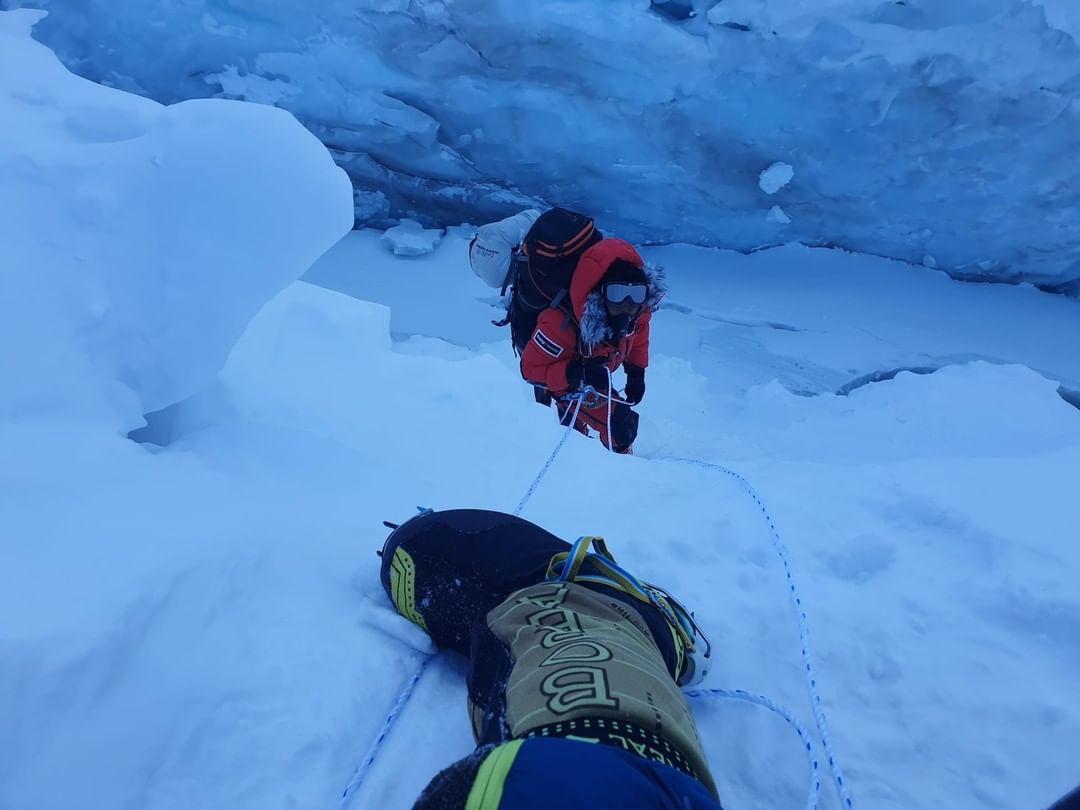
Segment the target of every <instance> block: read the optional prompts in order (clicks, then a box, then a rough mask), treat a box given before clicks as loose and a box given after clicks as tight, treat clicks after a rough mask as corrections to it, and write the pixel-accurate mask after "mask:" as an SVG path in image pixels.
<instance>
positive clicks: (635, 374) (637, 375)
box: [623, 363, 645, 405]
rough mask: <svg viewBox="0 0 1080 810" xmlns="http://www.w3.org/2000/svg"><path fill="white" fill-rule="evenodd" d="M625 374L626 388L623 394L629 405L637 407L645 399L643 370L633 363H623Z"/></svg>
mask: <svg viewBox="0 0 1080 810" xmlns="http://www.w3.org/2000/svg"><path fill="white" fill-rule="evenodd" d="M623 370H624V371H625V372H626V388H625V389H624V390H623V394H624V395H625V396H626V401H627V402H629V403H630V404H631V405H637V404H638V403H639V402H641V400H643V399H644V398H645V369H643V368H642V367H641V366H635V365H634V364H633V363H623Z"/></svg>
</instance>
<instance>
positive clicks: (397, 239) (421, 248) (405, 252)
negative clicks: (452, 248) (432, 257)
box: [382, 219, 443, 256]
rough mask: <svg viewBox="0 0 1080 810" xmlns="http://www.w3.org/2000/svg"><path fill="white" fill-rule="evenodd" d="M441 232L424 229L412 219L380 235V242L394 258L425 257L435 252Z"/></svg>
mask: <svg viewBox="0 0 1080 810" xmlns="http://www.w3.org/2000/svg"><path fill="white" fill-rule="evenodd" d="M442 237H443V232H442V231H441V230H438V229H429V228H425V227H424V226H423V225H421V224H420V223H419V222H417V221H416V220H414V219H403V220H401V222H400V223H398V224H397V225H395V226H394V227H393V228H390V229H389V230H387V231H386V233H384V234H383V235H382V242H383V244H384V245H386V247H387V248H388V249H390V250H392V251H393V253H394V255H395V256H426V255H427V254H429V253H434V252H435V246H436V245H438V244H439V242H440V241H441V240H442Z"/></svg>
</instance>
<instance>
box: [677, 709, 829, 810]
mask: <svg viewBox="0 0 1080 810" xmlns="http://www.w3.org/2000/svg"><path fill="white" fill-rule="evenodd" d="M685 694H686V696H687V697H692V698H701V697H722V698H726V699H727V700H741V701H743V702H745V703H753V704H754V705H756V706H764V707H765V708H766V709H768V710H769V711H771V712H773V713H774V714H778V715H780V717H782V718H784V720H786V721H787V724H788V725H789V726H791V727H792V728H793V729H795V733H796V734H798V735H799V740H801V741H802V745H803V750H804V751H806V761H807V763H808V764H809V766H810V786H809V788H808V789H807V793H806V810H815V808H816V807H817V803H818V797H819V796H820V795H821V775H820V772H821V768H820V767H819V765H818V760H817V754H816V753H815V752H814V742H813V740H811V739H810V735H809V734H807V733H806V729H804V728H803V727H802V724H801V723H799V721H798V720H796V719H795V715H794V714H793V713H792V712H791V710H790V709H788V708H787V707H786V706H784V705H782V704H780V703H776V702H775V701H773V700H771V699H770V698H767V697H765V696H764V695H755V694H752V693H750V692H744V691H743V690H742V689H693V690H690V691H688V692H686V693H685Z"/></svg>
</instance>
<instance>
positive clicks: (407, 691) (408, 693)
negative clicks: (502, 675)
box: [338, 655, 435, 810]
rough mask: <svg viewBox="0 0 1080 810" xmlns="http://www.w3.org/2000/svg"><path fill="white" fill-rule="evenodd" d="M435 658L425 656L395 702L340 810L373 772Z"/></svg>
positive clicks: (350, 785)
mask: <svg viewBox="0 0 1080 810" xmlns="http://www.w3.org/2000/svg"><path fill="white" fill-rule="evenodd" d="M434 657H435V656H433V655H426V656H424V659H423V660H422V661H421V662H420V666H419V667H417V668H416V672H415V673H413V676H412V678H410V679H409V682H408V683H406V684H405V688H404V689H402V690H401V694H400V695H398V699H397V700H396V701H394V706H393V708H392V709H390V713H389V714H388V715H386V720H384V721H383V725H382V728H381V729H380V730H379V734H378V736H377V737H375V742H373V743H372V744H371V748H370V749H368V753H367V756H366V757H364V760H363V762H362V763H361V765H360V766H359V767H358V768H357V769H356V771H355V772H354V773H353V776H352V779H350V780H349V784H347V785H346V786H345V790H343V791H342V792H341V803H340V804H339V805H338V807H339V810H346V808H348V806H349V801H350V799H352V797H353V796H354V795H355V794H356V792H357V791H358V790H359V789H360V785H361V784H363V782H364V778H365V777H366V776H367V775H368V771H370V770H371V764H372V763H373V762H374V761H375V755H376V754H377V753H378V751H379V748H380V747H381V746H382V743H383V740H385V739H386V735H387V734H389V733H390V728H391V727H392V726H393V725H394V721H395V720H397V718H398V715H400V714H401V711H402V709H404V708H405V704H406V703H408V702H409V698H411V697H412V693H413V689H415V688H416V684H417V683H419V682H420V676H421V675H423V674H424V670H425V669H426V668H427V665H428V664H429V663H431V659H432V658H434Z"/></svg>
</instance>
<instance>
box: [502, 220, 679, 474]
mask: <svg viewBox="0 0 1080 810" xmlns="http://www.w3.org/2000/svg"><path fill="white" fill-rule="evenodd" d="M665 292H666V287H665V284H664V278H663V274H662V272H661V271H660V270H659V269H658V268H652V267H646V265H645V262H644V261H643V260H642V258H641V256H640V255H639V254H638V252H637V251H636V250H635V249H634V247H633V246H632V245H630V244H629V243H628V242H624V241H623V240H622V239H603V240H601V241H599V242H597V243H596V244H595V245H593V246H592V247H591V248H589V249H588V250H586V251H585V252H584V253H583V254H582V256H581V258H580V259H579V260H578V264H577V267H576V268H575V270H574V275H573V278H572V280H571V282H570V303H571V306H572V309H573V313H572V314H570V313H568V312H565V311H563V310H562V309H560V308H555V307H549V308H548V309H545V310H544V311H543V312H541V313H540V316H539V318H538V319H537V322H536V329H535V330H534V331H533V334H532V338H531V339H530V340H529V342H528V344H527V345H526V347H525V349H524V350H523V351H522V353H521V376H522V377H524V378H525V379H526V380H528V381H529V382H531V383H533V384H534V385H538V386H542V387H544V388H546V389H547V390H548V391H550V392H551V394H552V395H553V396H554V397H555V401H556V405H557V407H558V409H559V417H560V419H561V420H562V421H563V424H566V423H567V422H566V420H567V419H569V414H570V413H573V409H574V407H575V403H574V402H572V401H570V400H567V399H565V398H564V397H565V396H566V395H567V394H570V393H573V392H575V391H579V390H580V389H582V388H583V387H584V386H590V387H591V388H593V389H594V390H595V391H596V392H598V393H597V395H592V396H589V397H588V398H586V399H585V401H584V402H583V403H582V406H581V409H580V410H579V411H578V416H577V420H576V423H575V425H574V426H575V427H576V428H577V429H578V430H579V431H581V432H582V433H588V428H593V429H594V430H596V431H597V432H598V433H599V434H600V440H601V441H602V442H603V443H604V446H605V447H608V448H609V449H611V450H614V451H615V452H617V453H629V452H631V446H632V445H633V443H634V439H635V438H636V437H637V427H638V415H637V413H636V412H635V411H633V410H631V408H630V406H631V405H637V404H638V403H639V402H641V399H642V397H644V396H645V369H646V368H648V365H649V321H650V320H651V318H652V313H653V311H654V310H655V309H657V308H658V307H659V304H660V299H661V298H662V297H663V296H664V293H665ZM619 366H622V367H623V370H624V371H625V372H626V387H625V391H624V396H625V401H624V400H622V399H619V398H617V397H615V395H614V393H612V392H611V390H610V388H609V381H610V375H609V372H613V371H615V370H617V369H618V368H619ZM611 387H613V386H611ZM609 395H610V396H611V397H612V399H611V402H610V409H611V410H610V418H611V436H610V437H609V436H608V417H609V401H608V397H609Z"/></svg>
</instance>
